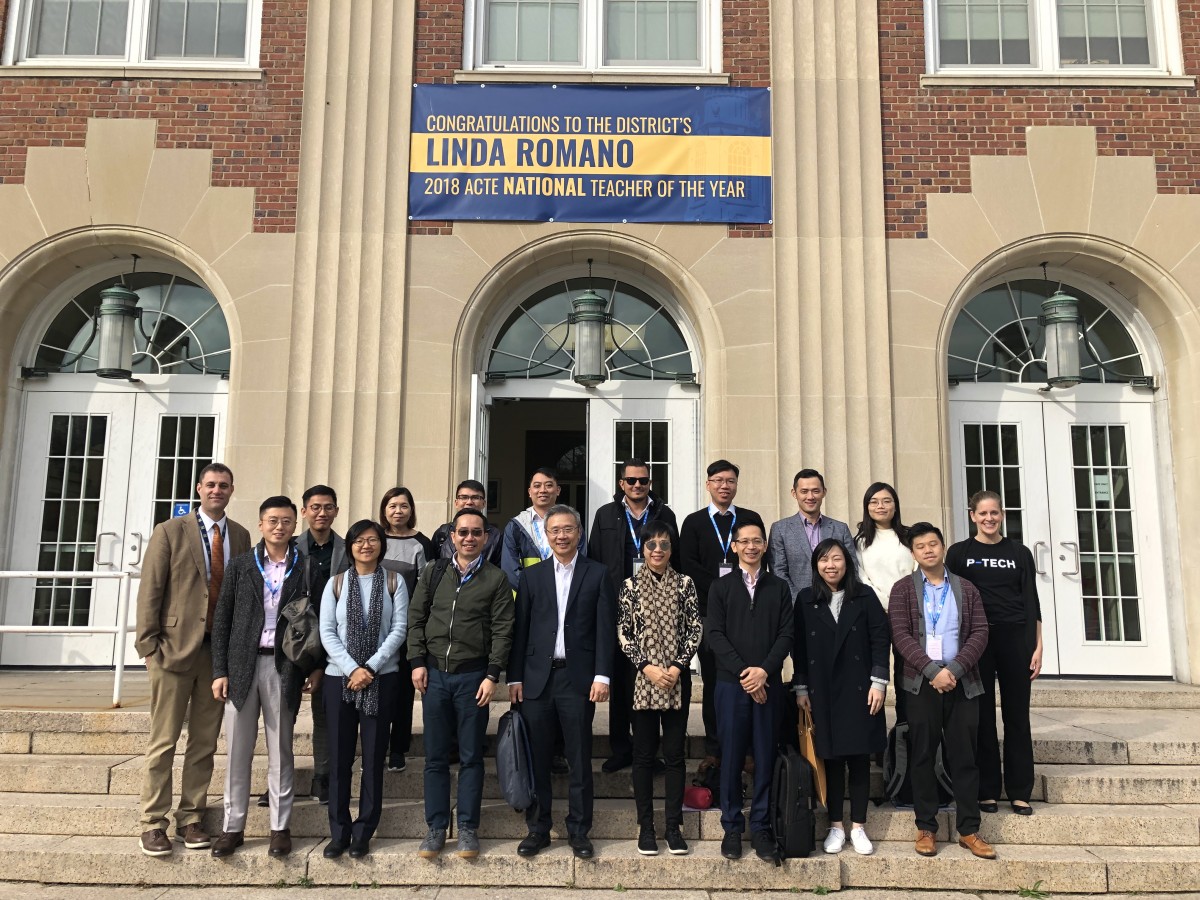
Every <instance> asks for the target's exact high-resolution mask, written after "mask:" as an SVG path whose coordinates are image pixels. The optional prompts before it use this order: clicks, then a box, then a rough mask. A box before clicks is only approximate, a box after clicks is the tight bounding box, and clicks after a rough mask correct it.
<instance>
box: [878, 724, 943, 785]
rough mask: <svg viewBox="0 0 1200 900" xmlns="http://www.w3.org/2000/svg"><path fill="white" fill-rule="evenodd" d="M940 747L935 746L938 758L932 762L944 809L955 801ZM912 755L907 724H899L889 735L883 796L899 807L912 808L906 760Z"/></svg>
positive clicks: (885, 757) (910, 781) (884, 758)
mask: <svg viewBox="0 0 1200 900" xmlns="http://www.w3.org/2000/svg"><path fill="white" fill-rule="evenodd" d="M942 750H943V747H942V746H940V745H939V746H938V750H937V756H936V757H934V760H933V774H934V775H935V776H937V785H938V806H946V805H947V804H949V803H950V802H951V801H952V800H953V799H954V785H953V783H952V782H951V781H950V774H949V773H948V772H947V771H946V763H945V760H944V758H943V756H942ZM911 752H912V747H911V745H910V741H909V736H908V723H907V722H898V723H896V725H895V726H894V727H893V728H892V730H891V731H889V732H888V745H887V752H886V753H884V756H883V796H884V799H886V800H891V801H892V802H893V803H895V804H897V805H898V806H912V802H913V796H912V779H911V778H910V777H909V773H908V758H909V755H910V753H911Z"/></svg>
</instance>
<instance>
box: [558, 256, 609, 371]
mask: <svg viewBox="0 0 1200 900" xmlns="http://www.w3.org/2000/svg"><path fill="white" fill-rule="evenodd" d="M591 277H592V261H591V260H590V259H589V260H588V278H589V279H590V278H591ZM607 306H608V301H606V300H605V299H604V298H603V297H601V296H600V295H599V294H597V293H596V292H595V291H594V290H592V289H591V288H590V287H589V288H588V289H587V290H585V291H583V292H582V293H580V294H579V296H577V297H575V299H573V300H572V301H571V315H570V317H569V318H568V321H569V322H570V323H571V324H573V325H574V326H575V373H574V374H573V375H572V376H571V377H572V379H573V380H574V381H575V382H576V383H577V384H582V385H583V386H584V387H596V386H597V385H600V384H603V383H604V382H605V381H607V380H608V372H606V371H605V366H604V327H605V326H606V325H608V324H609V322H610V321H611V317H610V316H609V315H608V313H607V312H606V311H605V307H607Z"/></svg>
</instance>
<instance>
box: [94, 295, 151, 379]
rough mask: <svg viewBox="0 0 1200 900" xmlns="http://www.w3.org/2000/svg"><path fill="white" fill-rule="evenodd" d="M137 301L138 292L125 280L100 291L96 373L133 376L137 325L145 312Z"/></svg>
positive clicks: (108, 376)
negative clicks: (135, 327) (128, 286)
mask: <svg viewBox="0 0 1200 900" xmlns="http://www.w3.org/2000/svg"><path fill="white" fill-rule="evenodd" d="M137 303H138V295H137V294H136V293H134V292H133V291H131V290H130V289H129V288H127V287H125V286H124V285H121V284H114V285H113V286H112V287H107V288H105V289H104V290H102V291H101V292H100V306H99V308H98V309H97V310H96V331H97V340H98V341H99V348H98V352H97V358H98V360H99V363H98V364H97V366H96V374H97V375H98V376H100V377H101V378H123V379H129V378H131V377H133V329H134V325H135V323H136V322H137V320H138V318H139V317H140V316H141V312H142V311H141V310H140V309H138V305H137Z"/></svg>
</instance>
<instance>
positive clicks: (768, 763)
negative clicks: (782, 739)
mask: <svg viewBox="0 0 1200 900" xmlns="http://www.w3.org/2000/svg"><path fill="white" fill-rule="evenodd" d="M713 693H714V696H713V700H714V706H715V707H716V711H717V734H718V735H719V737H720V740H721V827H722V828H723V829H724V830H725V831H727V832H728V831H736V832H737V833H738V834H741V833H742V832H743V831H744V830H745V827H746V817H745V816H744V815H743V814H742V767H743V766H744V765H745V762H746V753H747V751H749V752H750V753H751V754H752V755H753V756H754V793H753V795H752V796H753V799H752V800H751V802H750V830H751V831H769V830H770V829H771V820H770V814H769V806H770V797H771V777H772V775H773V774H774V772H775V757H776V756H777V755H778V753H779V748H778V744H779V720H780V718H781V716H782V715H783V689H782V687H781V686H780V685H778V684H772V685H768V687H767V702H766V703H755V702H754V701H753V700H752V699H750V695H749V694H747V693H746V692H745V691H744V690H742V686H741V685H740V684H736V683H734V682H731V681H718V682H717V683H716V685H715V686H714V691H713Z"/></svg>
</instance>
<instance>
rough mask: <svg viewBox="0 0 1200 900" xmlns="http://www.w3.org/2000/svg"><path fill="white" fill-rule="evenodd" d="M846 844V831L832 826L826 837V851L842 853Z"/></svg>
mask: <svg viewBox="0 0 1200 900" xmlns="http://www.w3.org/2000/svg"><path fill="white" fill-rule="evenodd" d="M845 846H846V832H844V831H843V830H842V829H840V828H830V829H829V834H828V835H826V837H825V852H826V853H841V852H842V848H843V847H845Z"/></svg>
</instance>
